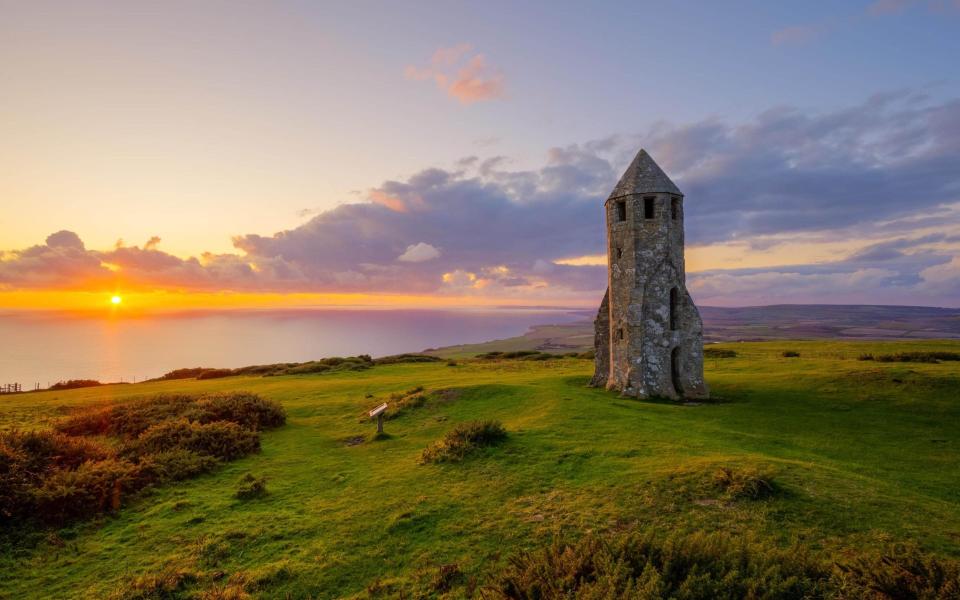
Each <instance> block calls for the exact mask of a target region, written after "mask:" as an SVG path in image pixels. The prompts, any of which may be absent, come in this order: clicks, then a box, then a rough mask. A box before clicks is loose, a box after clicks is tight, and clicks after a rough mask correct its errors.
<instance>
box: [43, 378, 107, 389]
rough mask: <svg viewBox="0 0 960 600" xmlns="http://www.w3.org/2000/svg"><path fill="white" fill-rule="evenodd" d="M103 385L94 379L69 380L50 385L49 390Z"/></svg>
mask: <svg viewBox="0 0 960 600" xmlns="http://www.w3.org/2000/svg"><path fill="white" fill-rule="evenodd" d="M98 385H103V384H102V383H100V382H99V381H97V380H96V379H69V380H67V381H58V382H56V383H55V384H53V385H51V386H50V388H49V389H51V390H74V389H77V388H85V387H96V386H98Z"/></svg>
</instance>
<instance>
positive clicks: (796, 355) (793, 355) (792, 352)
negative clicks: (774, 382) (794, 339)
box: [780, 350, 800, 358]
mask: <svg viewBox="0 0 960 600" xmlns="http://www.w3.org/2000/svg"><path fill="white" fill-rule="evenodd" d="M780 356H782V357H784V358H800V353H799V352H797V351H796V350H784V351H783V352H781V353H780Z"/></svg>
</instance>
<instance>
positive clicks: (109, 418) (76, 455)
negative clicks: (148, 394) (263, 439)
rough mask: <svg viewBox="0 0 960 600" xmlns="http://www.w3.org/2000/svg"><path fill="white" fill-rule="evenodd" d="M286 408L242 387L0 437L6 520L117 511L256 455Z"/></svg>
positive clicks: (105, 410) (0, 518)
mask: <svg viewBox="0 0 960 600" xmlns="http://www.w3.org/2000/svg"><path fill="white" fill-rule="evenodd" d="M285 420H286V415H285V413H284V411H283V408H282V407H281V406H280V405H279V404H277V403H275V402H271V401H269V400H264V399H263V398H261V397H259V396H257V395H255V394H249V393H244V392H238V393H233V394H209V395H201V396H189V395H162V396H156V397H153V398H146V399H142V400H134V401H129V402H123V403H118V404H114V405H110V406H106V407H94V408H86V409H83V410H80V411H77V412H76V413H75V414H73V415H71V416H69V417H67V418H66V419H64V420H62V421H60V422H58V423H57V424H56V425H55V426H54V428H53V429H43V430H31V431H19V430H15V429H12V430H6V431H4V432H2V433H0V524H3V525H4V526H6V527H10V528H14V527H20V528H23V527H27V526H30V525H32V524H33V525H37V524H45V525H55V526H62V525H64V524H67V523H69V522H71V521H75V520H78V519H84V518H89V517H92V516H94V515H97V514H100V513H105V512H115V511H117V510H118V509H120V507H121V506H123V505H125V504H127V503H128V501H129V499H130V498H132V497H133V496H134V495H135V494H136V492H139V491H141V490H143V489H145V488H149V487H153V486H157V485H161V484H164V483H167V482H171V481H179V480H183V479H187V478H189V477H193V476H195V475H198V474H200V473H205V472H208V471H210V470H212V469H214V468H215V467H216V466H217V465H219V464H220V463H221V462H224V461H230V460H234V459H237V458H240V457H242V456H246V455H248V454H251V453H253V452H256V451H258V450H259V448H260V436H259V432H260V431H262V430H264V429H270V428H273V427H278V426H280V425H282V424H283V423H284V422H285Z"/></svg>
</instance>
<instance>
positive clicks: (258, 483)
mask: <svg viewBox="0 0 960 600" xmlns="http://www.w3.org/2000/svg"><path fill="white" fill-rule="evenodd" d="M266 495H267V480H266V479H264V478H263V477H254V476H253V475H251V474H250V473H247V474H246V475H244V476H243V477H241V478H240V482H239V484H238V485H237V492H236V494H234V496H236V497H237V498H239V499H240V500H250V499H252V498H260V497H262V496H266Z"/></svg>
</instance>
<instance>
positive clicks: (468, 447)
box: [420, 421, 507, 464]
mask: <svg viewBox="0 0 960 600" xmlns="http://www.w3.org/2000/svg"><path fill="white" fill-rule="evenodd" d="M505 439H507V430H506V429H504V428H503V425H502V424H501V423H500V422H499V421H470V422H467V423H460V424H458V425H457V426H455V427H454V428H453V429H451V430H450V431H448V432H447V434H446V435H445V436H443V439H441V440H439V441H436V442H434V443H432V444H430V445H429V446H427V447H426V448H425V449H424V451H423V453H422V454H421V455H420V462H421V463H422V464H427V463H442V462H460V461H461V460H463V459H465V458H467V457H468V456H470V455H471V454H473V453H475V452H476V451H478V450H480V449H481V448H485V447H488V446H494V445H496V444H499V443H500V442H502V441H503V440H505Z"/></svg>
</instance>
